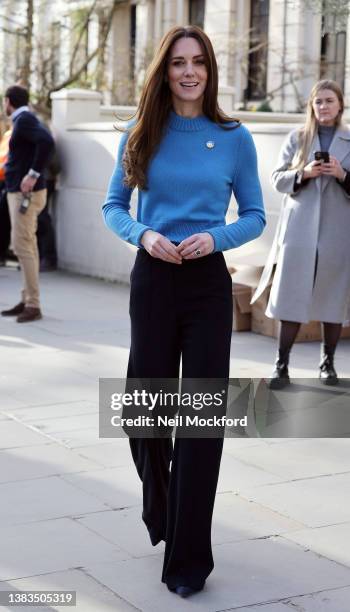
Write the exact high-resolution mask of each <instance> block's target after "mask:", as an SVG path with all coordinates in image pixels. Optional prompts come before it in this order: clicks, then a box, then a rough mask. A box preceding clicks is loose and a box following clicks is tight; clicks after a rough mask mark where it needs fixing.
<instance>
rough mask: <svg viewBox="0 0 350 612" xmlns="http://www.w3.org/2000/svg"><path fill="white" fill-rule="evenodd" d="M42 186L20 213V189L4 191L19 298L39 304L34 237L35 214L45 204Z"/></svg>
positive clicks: (37, 266) (35, 228)
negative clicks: (18, 274) (19, 274)
mask: <svg viewBox="0 0 350 612" xmlns="http://www.w3.org/2000/svg"><path fill="white" fill-rule="evenodd" d="M46 193H47V190H46V189H39V191H33V193H32V196H31V200H30V205H29V208H28V210H27V212H26V213H25V214H24V215H23V214H22V213H20V212H19V208H20V206H21V202H22V200H23V195H22V193H21V192H20V191H16V192H15V193H8V194H7V201H8V205H9V210H10V218H11V245H12V249H13V250H14V252H15V253H16V255H17V257H18V260H19V263H20V265H21V269H22V276H23V290H22V302H24V303H25V305H26V306H33V307H34V308H40V295H39V253H38V243H37V239H36V230H37V226H38V215H39V213H40V212H41V211H42V210H43V208H44V207H45V204H46Z"/></svg>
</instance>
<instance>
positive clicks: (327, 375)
mask: <svg viewBox="0 0 350 612" xmlns="http://www.w3.org/2000/svg"><path fill="white" fill-rule="evenodd" d="M334 351H335V349H333V348H331V347H330V346H327V344H324V345H323V346H322V357H321V363H320V373H319V378H320V380H321V381H322V382H323V384H324V385H337V384H338V382H339V380H338V376H337V373H336V371H335V369H334Z"/></svg>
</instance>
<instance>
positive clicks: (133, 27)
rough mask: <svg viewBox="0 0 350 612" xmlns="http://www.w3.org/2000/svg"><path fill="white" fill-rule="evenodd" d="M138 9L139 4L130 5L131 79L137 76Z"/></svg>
mask: <svg viewBox="0 0 350 612" xmlns="http://www.w3.org/2000/svg"><path fill="white" fill-rule="evenodd" d="M136 11H137V5H136V4H132V5H131V7H130V79H131V81H133V80H134V78H135V55H136Z"/></svg>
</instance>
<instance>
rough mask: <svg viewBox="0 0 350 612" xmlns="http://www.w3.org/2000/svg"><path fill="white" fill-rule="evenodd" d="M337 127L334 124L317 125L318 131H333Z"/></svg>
mask: <svg viewBox="0 0 350 612" xmlns="http://www.w3.org/2000/svg"><path fill="white" fill-rule="evenodd" d="M336 129H337V126H336V125H319V126H318V131H319V132H333V131H334V132H335V130H336Z"/></svg>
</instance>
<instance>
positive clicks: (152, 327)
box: [103, 26, 265, 597]
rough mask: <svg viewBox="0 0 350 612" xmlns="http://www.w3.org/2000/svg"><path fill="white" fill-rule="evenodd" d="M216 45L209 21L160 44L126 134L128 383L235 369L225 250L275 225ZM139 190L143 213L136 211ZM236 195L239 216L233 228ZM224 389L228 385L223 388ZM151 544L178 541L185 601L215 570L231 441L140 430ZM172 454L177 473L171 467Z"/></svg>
mask: <svg viewBox="0 0 350 612" xmlns="http://www.w3.org/2000/svg"><path fill="white" fill-rule="evenodd" d="M217 95H218V71H217V64H216V59H215V55H214V51H213V48H212V44H211V42H210V40H209V38H208V37H207V36H206V34H205V33H204V32H203V31H202V30H201V29H200V28H197V27H194V26H187V27H178V26H176V27H174V28H172V29H171V30H170V31H169V32H168V33H167V34H165V36H164V37H163V39H162V40H161V42H160V45H159V48H158V50H157V52H156V54H155V57H154V59H153V62H152V63H151V65H150V67H149V69H148V72H147V75H146V80H145V85H144V88H143V91H142V94H141V98H140V102H139V106H138V110H137V114H136V120H134V121H133V123H132V125H129V128H128V129H127V131H126V133H124V134H123V136H122V138H121V142H120V147H119V152H118V159H117V163H116V167H115V170H114V173H113V175H112V178H111V181H110V185H109V189H108V194H107V198H106V203H105V204H104V206H103V214H104V219H105V222H106V224H107V225H108V227H109V228H110V229H111V230H112V231H114V232H115V233H116V234H117V235H118V236H119V237H120V238H122V239H123V240H126V241H128V242H130V243H131V244H134V245H136V246H137V247H139V250H138V252H137V256H136V261H135V265H134V268H133V271H132V275H131V294H130V316H131V348H130V357H129V365H128V379H136V378H137V379H158V380H159V379H172V380H174V379H178V377H179V368H180V361H181V364H182V366H181V367H182V378H183V382H184V381H186V380H187V381H188V380H192V381H193V380H194V379H196V380H197V381H198V379H202V381H203V384H205V381H206V380H207V379H209V378H210V379H216V380H219V379H224V380H227V379H228V376H229V361H230V340H231V330H232V284H231V278H230V275H229V273H228V271H227V268H226V265H225V260H224V257H223V254H222V251H225V250H227V249H232V248H237V247H239V246H241V245H242V244H244V243H246V242H248V241H249V240H253V239H254V238H256V237H257V236H259V235H260V234H261V232H262V230H263V228H264V225H265V215H264V207H263V201H262V195H261V189H260V184H259V178H258V173H257V160H256V152H255V147H254V143H253V140H252V137H251V135H250V133H249V131H248V130H247V129H246V128H245V127H243V126H242V125H241V124H240V122H239V121H236V120H233V119H231V118H230V117H228V116H227V115H225V113H224V112H223V111H222V110H221V109H220V108H219V106H218V100H217ZM135 187H137V188H138V208H137V220H135V219H133V218H132V217H131V216H130V212H129V210H130V198H131V193H132V190H133V189H134V188H135ZM232 192H233V193H234V195H235V198H236V200H237V203H238V217H239V218H238V220H237V221H236V222H235V223H230V224H228V225H226V223H225V215H226V212H227V208H228V205H229V202H230V197H231V194H232ZM220 388H222V387H220ZM130 446H131V452H132V456H133V459H134V462H135V465H136V468H137V471H138V474H139V476H140V478H141V480H142V482H143V514H142V518H143V520H144V522H145V524H146V526H147V528H148V531H149V535H150V538H151V542H152V544H153V545H156V544H157V543H158V542H160V541H161V540H164V541H165V543H166V546H165V557H164V565H163V573H162V581H163V582H165V583H166V585H167V586H168V588H169V590H171V591H174V592H176V593H177V594H178V595H180V596H182V597H186V596H188V595H191V594H192V593H194V592H196V591H200V590H201V589H202V588H203V586H204V583H205V580H206V578H207V576H208V575H209V574H210V572H211V571H212V569H213V567H214V563H213V557H212V550H211V536H210V532H211V520H212V513H213V507H214V500H215V492H216V486H217V481H218V475H219V467H220V460H221V454H222V447H223V438H222V435H220V436H219V437H215V438H214V437H211V438H208V437H206V438H205V437H202V438H200V437H180V436H178V435H177V436H176V439H175V444H174V448H173V444H172V438H171V437H163V438H162V437H158V438H157V437H155V438H154V437H153V438H135V437H134V438H132V437H131V438H130ZM170 462H171V471H170V469H169V468H170Z"/></svg>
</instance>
